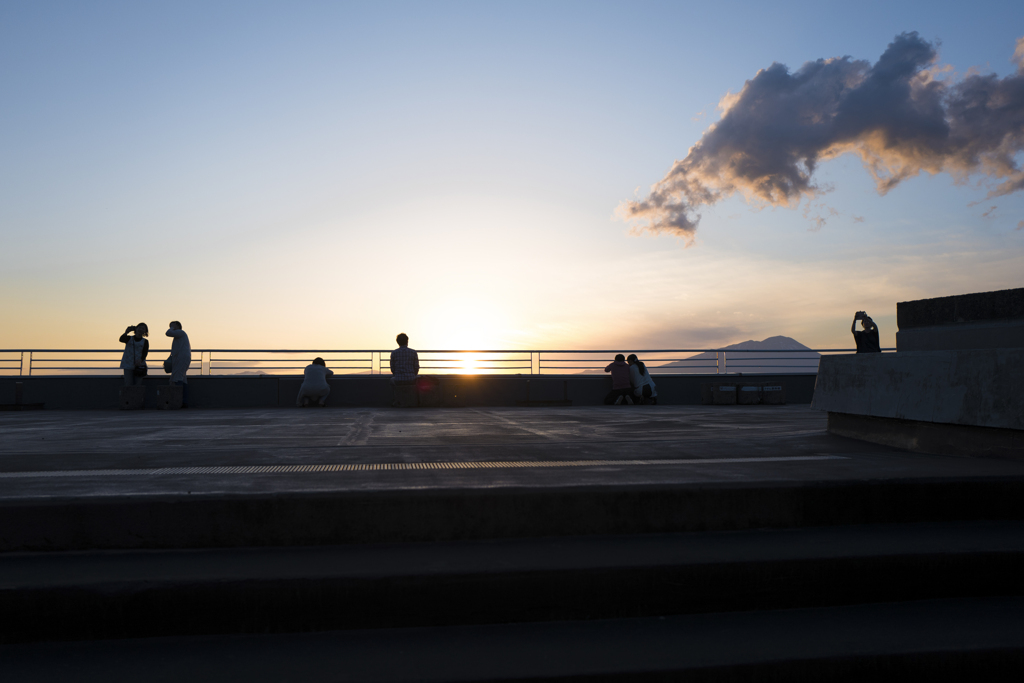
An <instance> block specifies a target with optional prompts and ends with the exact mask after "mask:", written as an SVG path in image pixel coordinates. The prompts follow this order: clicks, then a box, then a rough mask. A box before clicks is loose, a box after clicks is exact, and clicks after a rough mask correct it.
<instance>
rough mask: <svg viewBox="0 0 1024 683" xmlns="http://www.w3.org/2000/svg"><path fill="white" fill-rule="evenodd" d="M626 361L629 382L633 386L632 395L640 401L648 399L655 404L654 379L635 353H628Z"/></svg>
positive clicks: (656, 391) (656, 394)
mask: <svg viewBox="0 0 1024 683" xmlns="http://www.w3.org/2000/svg"><path fill="white" fill-rule="evenodd" d="M626 363H628V364H629V384H630V386H632V387H633V395H634V396H636V397H637V398H639V399H640V403H647V401H650V402H651V403H653V404H654V405H657V404H658V390H657V389H655V388H654V380H653V379H651V373H650V372H649V371H648V370H647V366H646V365H644V362H643V361H642V360H640V359H639V358H637V357H636V354H635V353H631V354H629V357H628V358H626Z"/></svg>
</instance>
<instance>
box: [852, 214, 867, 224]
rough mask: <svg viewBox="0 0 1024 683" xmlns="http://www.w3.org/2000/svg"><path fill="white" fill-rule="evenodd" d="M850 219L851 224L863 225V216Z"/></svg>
mask: <svg viewBox="0 0 1024 683" xmlns="http://www.w3.org/2000/svg"><path fill="white" fill-rule="evenodd" d="M852 218H853V222H854V223H863V222H864V216H852Z"/></svg>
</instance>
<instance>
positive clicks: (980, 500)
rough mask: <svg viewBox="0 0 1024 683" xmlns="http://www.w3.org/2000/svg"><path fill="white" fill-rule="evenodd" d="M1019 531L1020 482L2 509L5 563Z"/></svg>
mask: <svg viewBox="0 0 1024 683" xmlns="http://www.w3.org/2000/svg"><path fill="white" fill-rule="evenodd" d="M999 519H1003V520H1021V519H1024V477H1021V476H1011V475H1006V476H998V477H997V476H984V477H973V478H967V477H952V476H951V477H936V478H921V477H917V478H908V479H870V478H864V479H855V480H850V479H842V480H825V481H792V480H783V481H763V480H762V481H743V480H739V481H725V482H720V481H711V482H697V483H682V484H672V485H589V486H565V485H559V486H530V487H526V486H522V487H516V486H506V487H481V488H449V489H445V488H428V487H425V488H409V489H400V490H394V489H392V490H379V489H378V490H367V491H363V490H347V491H334V492H309V491H288V492H282V493H259V494H244V493H239V494H223V493H204V494H202V495H181V494H174V495H171V494H166V495H163V494H161V495H108V494H105V493H104V492H103V491H99V492H97V493H95V494H93V495H88V496H76V497H68V498H60V497H38V498H7V499H3V500H2V501H0V553H3V552H15V551H67V550H100V549H118V548H120V549H159V548H216V547H253V546H283V545H299V546H309V545H337V544H347V543H389V542H392V543H404V542H420V541H449V540H470V539H485V538H527V537H544V536H575V535H591V534H593V535H618V534H623V535H625V534H649V533H678V532H688V531H715V530H732V529H751V528H786V527H807V526H823V525H836V524H847V525H849V524H876V523H908V522H929V521H934V522H939V521H953V520H965V521H966V520H999Z"/></svg>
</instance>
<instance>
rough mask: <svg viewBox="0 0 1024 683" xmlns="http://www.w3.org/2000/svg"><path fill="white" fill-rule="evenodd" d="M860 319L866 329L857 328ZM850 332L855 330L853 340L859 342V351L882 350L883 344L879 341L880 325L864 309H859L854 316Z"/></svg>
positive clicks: (878, 351)
mask: <svg viewBox="0 0 1024 683" xmlns="http://www.w3.org/2000/svg"><path fill="white" fill-rule="evenodd" d="M858 320H859V321H860V325H861V327H863V328H864V329H862V330H858V329H857V321H858ZM850 332H853V340H854V341H855V342H857V353H881V352H882V346H881V344H879V343H878V325H876V324H875V321H874V320H872V319H871V316H869V315H868V314H867V313H865V312H864V311H857V313H856V314H855V315H854V316H853V325H851V326H850Z"/></svg>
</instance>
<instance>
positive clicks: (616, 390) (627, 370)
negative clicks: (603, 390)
mask: <svg viewBox="0 0 1024 683" xmlns="http://www.w3.org/2000/svg"><path fill="white" fill-rule="evenodd" d="M604 371H605V372H610V373H612V390H611V391H610V392H608V395H607V396H605V397H604V404H605V405H606V406H610V405H619V404H620V403H622V401H623V400H625V401H626V403H628V404H629V405H633V397H636V399H637V400H638V401H639V402H640V403H647V402H648V401H650V402H651V403H654V404H657V403H658V390H657V389H655V388H654V380H653V379H651V373H650V372H648V371H647V366H646V365H644V364H643V361H641V360H640V359H639V358H637V357H636V354H635V353H631V354H629V358H626V357H624V356H623V355H622V354H621V353H620V354H618V355H616V356H615V361H614V362H612V363H609V364H608V367H606V368H605V369H604Z"/></svg>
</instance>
